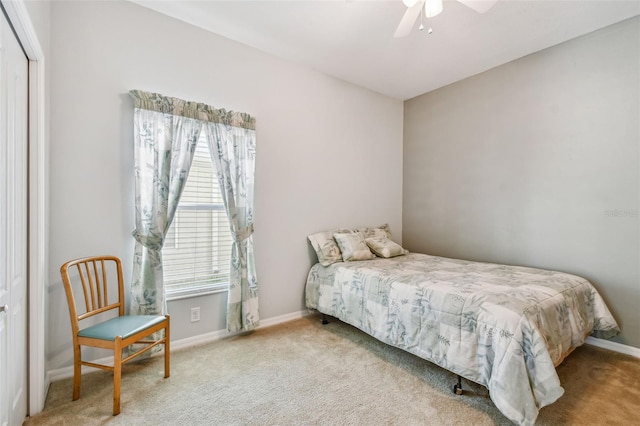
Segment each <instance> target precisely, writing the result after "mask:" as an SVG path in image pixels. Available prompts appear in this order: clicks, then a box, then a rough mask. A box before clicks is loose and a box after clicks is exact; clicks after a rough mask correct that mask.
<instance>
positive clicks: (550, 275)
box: [305, 253, 619, 425]
mask: <svg viewBox="0 0 640 426" xmlns="http://www.w3.org/2000/svg"><path fill="white" fill-rule="evenodd" d="M305 299H306V305H307V307H309V308H312V309H316V310H318V311H320V312H322V313H324V314H327V315H330V316H333V317H336V318H338V319H340V320H342V321H344V322H346V323H348V324H351V325H353V326H355V327H357V328H359V329H361V330H362V331H364V332H366V333H368V334H370V335H371V336H373V337H375V338H377V339H379V340H380V341H382V342H385V343H387V344H390V345H393V346H396V347H399V348H402V349H404V350H406V351H408V352H411V353H413V354H415V355H417V356H419V357H421V358H424V359H426V360H428V361H430V362H433V363H435V364H437V365H439V366H441V367H443V368H445V369H447V370H449V371H452V372H454V373H456V374H458V375H460V376H462V377H464V378H466V379H468V380H472V381H474V382H476V383H479V384H481V385H483V386H485V387H487V388H488V389H489V394H490V397H491V399H492V400H493V402H494V403H495V405H496V406H497V407H498V409H499V410H500V411H501V412H502V413H503V414H504V415H505V416H506V417H507V418H509V419H510V420H512V421H513V422H515V423H518V424H523V425H530V424H533V423H534V422H535V419H536V417H537V415H538V411H539V409H540V408H542V407H544V406H546V405H548V404H551V403H553V402H554V401H556V400H557V399H558V398H559V397H560V396H561V395H562V394H563V392H564V390H563V388H562V387H561V385H560V380H559V378H558V375H557V373H556V370H555V367H556V366H557V365H558V364H559V363H560V362H562V360H563V359H564V358H565V357H566V356H567V355H568V354H569V353H570V352H571V351H572V350H573V349H574V348H576V347H578V346H580V345H582V344H583V343H584V341H585V338H586V337H587V336H589V335H591V334H593V335H594V336H596V337H603V338H607V337H611V336H613V335H615V334H617V333H618V332H619V327H618V325H617V323H616V321H615V319H614V318H613V317H612V315H611V313H610V312H609V309H608V308H607V306H606V305H605V303H604V301H603V299H602V297H601V296H600V295H599V294H598V292H597V291H596V289H595V288H594V287H593V285H591V283H590V282H589V281H587V280H586V279H584V278H581V277H578V276H576V275H572V274H567V273H562V272H556V271H548V270H542V269H534V268H526V267H518V266H507V265H498V264H490V263H480V262H472V261H465V260H458V259H448V258H444V257H438V256H429V255H425V254H417V253H411V254H407V255H404V256H398V257H395V258H391V259H382V258H378V259H375V260H368V261H359V262H338V263H334V264H332V265H329V266H322V265H320V264H316V265H314V266H313V267H312V268H311V270H310V272H309V275H308V279H307V283H306V292H305Z"/></svg>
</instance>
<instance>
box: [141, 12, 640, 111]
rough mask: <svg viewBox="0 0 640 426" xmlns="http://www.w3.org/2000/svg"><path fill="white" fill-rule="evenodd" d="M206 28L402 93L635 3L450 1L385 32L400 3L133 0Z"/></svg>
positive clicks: (558, 39)
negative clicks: (403, 32) (410, 24)
mask: <svg viewBox="0 0 640 426" xmlns="http://www.w3.org/2000/svg"><path fill="white" fill-rule="evenodd" d="M133 1H134V3H137V4H140V5H142V6H145V7H148V8H151V9H154V10H156V11H158V12H161V13H164V14H166V15H169V16H172V17H175V18H178V19H180V20H183V21H186V22H188V23H191V24H193V25H196V26H198V27H201V28H204V29H206V30H209V31H211V32H213V33H216V34H219V35H222V36H224V37H227V38H230V39H232V40H236V41H238V42H240V43H243V44H246V45H249V46H252V47H255V48H257V49H260V50H262V51H265V52H268V53H271V54H273V55H275V56H278V57H280V58H283V59H286V60H289V61H292V62H296V63H299V64H303V65H306V66H308V67H311V68H313V69H315V70H318V71H321V72H323V73H326V74H329V75H332V76H335V77H337V78H340V79H342V80H346V81H349V82H351V83H354V84H357V85H359V86H363V87H366V88H368V89H371V90H374V91H376V92H379V93H382V94H385V95H388V96H391V97H394V98H397V99H402V100H404V99H409V98H412V97H415V96H418V95H420V94H422V93H426V92H429V91H431V90H434V89H437V88H439V87H442V86H445V85H447V84H450V83H453V82H455V81H458V80H461V79H464V78H466V77H469V76H472V75H475V74H478V73H480V72H482V71H485V70H488V69H490V68H493V67H496V66H498V65H501V64H504V63H507V62H509V61H512V60H514V59H517V58H520V57H522V56H525V55H528V54H530V53H533V52H537V51H539V50H542V49H545V48H547V47H550V46H553V45H556V44H558V43H562V42H564V41H566V40H570V39H572V38H575V37H578V36H580V35H583V34H587V33H589V32H592V31H594V30H597V29H599V28H603V27H605V26H608V25H611V24H613V23H616V22H619V21H622V20H624V19H627V18H630V17H633V16H636V15H639V14H640V0H622V1H616V0H603V1H601V0H561V1H559V0H533V1H531V0H529V1H522V0H499V1H498V2H497V3H496V5H495V6H494V7H493V8H492V9H490V10H489V11H488V12H487V13H485V14H478V13H476V12H474V11H473V10H471V9H469V8H467V7H465V6H464V5H462V4H461V3H458V2H457V1H454V0H445V1H444V12H443V13H441V14H440V15H438V16H436V17H434V18H431V19H425V21H424V22H425V26H426V27H431V28H433V34H430V35H429V34H427V31H426V30H425V31H422V32H421V31H419V30H418V25H419V20H418V22H417V23H416V25H415V27H414V30H413V31H412V32H411V34H410V35H409V36H407V37H405V38H400V39H396V38H394V37H393V33H394V32H395V29H396V27H397V25H398V23H399V22H400V19H401V18H402V16H403V14H404V12H405V10H406V7H405V6H404V4H403V3H402V1H401V0H388V1H375V0H363V1H356V0H333V1H306V0H297V1H293V0H289V1H264V0H263V1H241V0H235V1H204V0H200V1H190V0H162V1H158V0H133Z"/></svg>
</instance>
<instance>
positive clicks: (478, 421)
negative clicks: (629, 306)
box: [26, 316, 640, 426]
mask: <svg viewBox="0 0 640 426" xmlns="http://www.w3.org/2000/svg"><path fill="white" fill-rule="evenodd" d="M171 358H172V371H171V377H170V378H169V379H163V377H162V374H163V373H162V359H161V358H153V359H147V360H144V361H141V362H138V363H133V364H128V366H127V367H125V369H124V372H123V380H122V414H120V415H119V416H116V417H113V416H111V398H112V379H111V376H110V373H108V372H103V371H98V372H96V373H92V374H88V375H85V376H84V377H83V386H82V394H81V397H80V399H79V400H78V401H75V402H73V401H71V391H72V382H71V379H68V380H63V381H59V382H55V383H53V384H52V385H51V389H50V390H49V395H48V397H47V402H46V406H45V409H44V411H43V412H42V413H40V414H39V415H37V416H35V417H33V418H31V419H30V420H29V421H27V423H26V424H27V425H41V424H44V425H102V424H109V425H454V424H456V425H459V424H467V425H502V424H510V423H509V421H508V420H507V419H506V418H505V417H504V416H502V415H501V414H500V412H499V411H498V410H497V409H496V408H495V406H494V405H493V403H492V402H491V400H490V399H489V396H488V392H487V390H486V389H485V388H484V387H482V386H479V385H476V384H474V383H469V382H467V381H464V382H463V387H464V389H465V395H463V396H456V395H454V394H453V393H452V387H453V385H454V383H455V381H456V378H455V375H453V374H452V373H450V372H447V371H445V370H443V369H441V368H439V367H437V366H435V365H433V364H431V363H429V362H426V361H424V360H421V359H419V358H417V357H415V356H413V355H411V354H408V353H405V352H403V351H401V350H399V349H396V348H392V347H390V346H387V345H385V344H383V343H380V342H378V341H376V340H375V339H373V338H371V337H369V336H367V335H366V334H364V333H362V332H360V331H358V330H357V329H355V328H353V327H351V326H348V325H346V324H343V323H341V322H339V321H337V320H333V321H332V322H331V323H330V324H329V325H326V326H322V325H321V324H320V320H319V318H318V317H317V316H312V317H308V318H303V319H300V320H296V321H292V322H289V323H286V324H281V325H277V326H274V327H269V328H265V329H262V330H258V331H256V332H254V333H250V334H247V335H243V336H236V337H232V338H228V339H223V340H221V341H217V342H214V343H211V344H208V345H205V346H200V347H197V348H192V349H187V350H182V351H176V352H174V353H173V354H172V357H171ZM558 373H559V375H560V380H561V382H562V384H563V386H564V388H565V394H564V396H562V397H561V398H560V399H559V400H558V401H557V402H556V403H554V404H552V405H551V406H549V407H545V408H544V409H542V411H541V413H540V416H539V418H538V423H537V424H540V425H601V424H603V425H604V424H607V425H625V426H627V425H630V424H639V423H638V422H640V417H639V416H640V360H639V359H636V358H633V357H630V356H625V355H621V354H617V353H614V352H610V351H606V350H603V349H598V348H595V347H592V346H583V347H581V348H578V349H577V350H576V351H574V353H573V354H571V356H569V358H568V359H567V360H565V362H564V363H563V364H562V365H560V366H559V367H558Z"/></svg>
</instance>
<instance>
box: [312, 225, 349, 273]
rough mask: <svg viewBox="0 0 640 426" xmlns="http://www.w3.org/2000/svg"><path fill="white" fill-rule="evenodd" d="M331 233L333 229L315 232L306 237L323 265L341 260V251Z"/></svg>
mask: <svg viewBox="0 0 640 426" xmlns="http://www.w3.org/2000/svg"><path fill="white" fill-rule="evenodd" d="M333 233H334V231H324V232H317V233H315V234H312V235H309V236H308V237H307V238H308V239H309V241H310V242H311V245H312V246H313V249H314V250H315V252H316V255H317V256H318V262H320V264H321V265H323V266H329V265H331V264H332V263H336V262H342V253H341V252H340V248H339V247H338V245H337V244H336V241H335V240H334V239H333Z"/></svg>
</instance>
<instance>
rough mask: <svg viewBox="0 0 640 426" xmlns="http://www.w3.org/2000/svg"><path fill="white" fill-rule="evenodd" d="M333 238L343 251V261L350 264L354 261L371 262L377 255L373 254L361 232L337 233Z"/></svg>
mask: <svg viewBox="0 0 640 426" xmlns="http://www.w3.org/2000/svg"><path fill="white" fill-rule="evenodd" d="M333 238H334V239H335V240H336V242H337V243H338V247H340V250H341V251H342V260H344V261H345V262H350V261H354V260H371V259H375V257H376V256H375V255H374V254H373V253H371V250H369V247H368V246H367V243H365V241H364V237H363V236H362V234H361V233H359V232H336V233H334V234H333Z"/></svg>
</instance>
